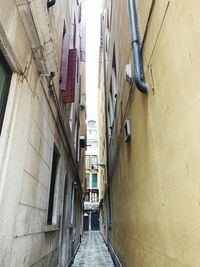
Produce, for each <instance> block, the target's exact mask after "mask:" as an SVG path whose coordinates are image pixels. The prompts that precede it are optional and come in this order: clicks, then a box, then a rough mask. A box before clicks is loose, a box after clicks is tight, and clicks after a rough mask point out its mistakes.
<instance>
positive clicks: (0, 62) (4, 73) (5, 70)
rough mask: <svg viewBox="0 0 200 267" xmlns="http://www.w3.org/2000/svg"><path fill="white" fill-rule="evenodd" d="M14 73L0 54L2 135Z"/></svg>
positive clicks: (0, 121)
mask: <svg viewBox="0 0 200 267" xmlns="http://www.w3.org/2000/svg"><path fill="white" fill-rule="evenodd" d="M11 75H12V72H11V70H10V68H9V66H8V64H7V62H6V60H5V58H4V56H3V55H2V53H1V52H0V133H1V129H2V125H3V119H4V115H5V110H6V104H7V100H8V93H9V87H10V81H11Z"/></svg>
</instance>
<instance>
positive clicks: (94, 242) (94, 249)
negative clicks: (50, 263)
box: [72, 231, 114, 267]
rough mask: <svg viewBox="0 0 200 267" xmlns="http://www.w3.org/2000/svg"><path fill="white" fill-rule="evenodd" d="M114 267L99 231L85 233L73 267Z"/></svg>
mask: <svg viewBox="0 0 200 267" xmlns="http://www.w3.org/2000/svg"><path fill="white" fill-rule="evenodd" d="M79 266H80V267H114V264H113V261H112V259H111V256H110V253H109V252H108V248H107V247H106V245H105V243H104V241H103V238H102V236H101V234H100V232H99V231H89V232H84V233H83V237H82V242H81V245H80V248H79V250H78V252H77V254H76V256H75V260H74V263H73V265H72V267H79Z"/></svg>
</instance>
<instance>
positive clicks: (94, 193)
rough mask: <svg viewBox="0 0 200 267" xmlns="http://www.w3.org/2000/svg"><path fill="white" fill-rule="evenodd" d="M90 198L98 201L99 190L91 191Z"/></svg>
mask: <svg viewBox="0 0 200 267" xmlns="http://www.w3.org/2000/svg"><path fill="white" fill-rule="evenodd" d="M91 200H92V202H97V201H99V192H92V196H91Z"/></svg>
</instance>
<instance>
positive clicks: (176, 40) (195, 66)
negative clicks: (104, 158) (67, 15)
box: [107, 0, 200, 267]
mask: <svg viewBox="0 0 200 267" xmlns="http://www.w3.org/2000/svg"><path fill="white" fill-rule="evenodd" d="M146 2H147V1H145V0H141V1H140V2H139V3H138V11H139V14H138V17H139V18H142V17H143V13H144V16H146V17H148V15H147V14H148V12H149V10H150V6H149V8H148V9H147V8H146V7H147V5H146ZM199 8H200V2H199V1H197V0H196V1H195V0H192V1H189V2H188V1H186V0H182V1H167V0H156V1H155V3H154V6H153V9H152V13H151V15H150V17H149V22H148V24H147V20H145V19H144V20H142V19H139V22H140V23H144V25H141V24H140V25H139V28H140V29H143V30H144V31H145V30H146V25H148V27H147V31H146V35H145V37H144V40H143V41H144V43H143V63H144V72H145V80H146V82H147V83H148V85H149V89H150V92H149V95H148V96H144V95H142V94H141V93H140V92H139V91H138V90H136V89H135V88H134V86H133V87H132V88H129V86H128V85H127V84H126V82H125V81H124V69H125V65H126V64H127V63H129V62H131V46H130V37H129V31H130V30H129V21H128V7H127V3H126V1H115V2H113V11H112V23H111V29H112V33H109V34H110V44H109V47H110V50H109V59H112V49H113V44H114V42H115V46H116V61H117V71H118V88H119V92H118V96H117V107H116V115H115V116H116V117H115V123H114V127H113V133H112V137H111V141H110V153H111V159H112V160H111V167H112V179H111V204H112V229H111V231H110V239H111V244H112V246H113V248H114V249H115V252H116V253H117V255H118V256H119V258H120V260H121V261H122V263H123V266H127V267H140V266H142V267H155V266H158V267H162V266H165V267H171V266H176V267H185V266H191V267H199V266H200V256H199V250H200V178H199V175H200V174H199V173H200V164H199V163H200V149H199V146H200V138H199V136H200V120H199V116H200V105H199V103H200V80H199V78H198V76H199V69H200V61H199V55H200V46H199V42H200V28H199V25H200V16H199ZM125 29H126V30H125ZM140 36H143V35H142V33H141V32H140ZM110 61H111V60H110ZM111 62H112V61H111ZM110 69H111V64H110V65H109V68H108V77H109V75H110V74H109V73H110ZM107 86H108V88H109V80H108V81H107ZM129 93H130V95H129ZM126 116H128V117H129V119H130V121H131V134H132V136H131V140H130V142H129V143H125V142H124V139H123V132H122V126H123V121H124V118H125V117H126ZM118 143H119V145H117V144H118Z"/></svg>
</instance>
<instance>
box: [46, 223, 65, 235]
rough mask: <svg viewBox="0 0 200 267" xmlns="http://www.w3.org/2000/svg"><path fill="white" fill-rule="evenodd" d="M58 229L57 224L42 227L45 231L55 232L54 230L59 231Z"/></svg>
mask: <svg viewBox="0 0 200 267" xmlns="http://www.w3.org/2000/svg"><path fill="white" fill-rule="evenodd" d="M60 230H61V228H60V225H59V224H51V225H45V228H44V231H45V233H48V232H55V231H60Z"/></svg>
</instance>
